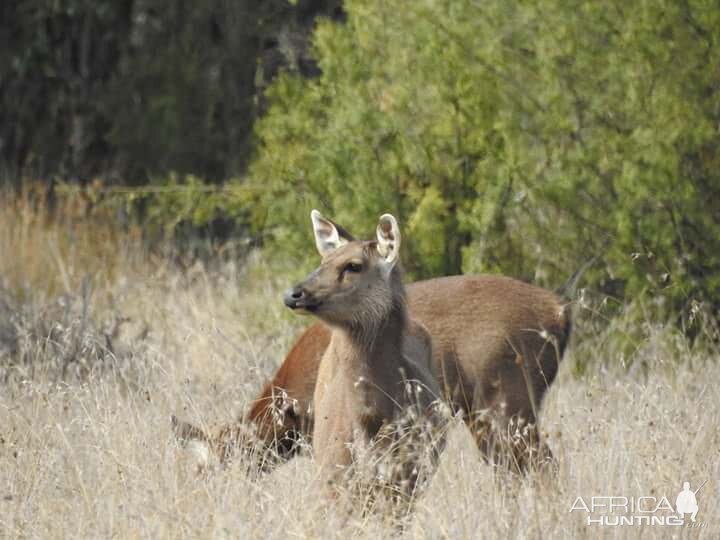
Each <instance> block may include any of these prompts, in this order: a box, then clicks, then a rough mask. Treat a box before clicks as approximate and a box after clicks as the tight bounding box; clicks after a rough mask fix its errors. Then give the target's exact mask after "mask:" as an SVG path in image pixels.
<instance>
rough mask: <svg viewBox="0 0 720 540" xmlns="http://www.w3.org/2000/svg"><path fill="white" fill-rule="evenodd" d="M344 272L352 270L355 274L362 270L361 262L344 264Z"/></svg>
mask: <svg viewBox="0 0 720 540" xmlns="http://www.w3.org/2000/svg"><path fill="white" fill-rule="evenodd" d="M343 271H344V272H352V273H355V274H357V273H358V272H362V264H358V263H352V262H351V263H347V264H346V265H345V268H344V270H343Z"/></svg>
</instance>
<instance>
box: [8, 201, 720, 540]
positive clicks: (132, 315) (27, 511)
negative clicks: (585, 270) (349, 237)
mask: <svg viewBox="0 0 720 540" xmlns="http://www.w3.org/2000/svg"><path fill="white" fill-rule="evenodd" d="M41 214H42V213H41ZM139 244H140V241H139V240H138V238H137V235H133V234H132V231H131V233H122V234H121V233H118V232H117V231H115V230H114V229H112V228H111V227H109V226H106V225H103V224H102V223H95V224H93V225H90V226H87V225H83V226H78V225H77V224H76V223H73V222H71V221H68V222H63V223H61V224H58V223H52V220H50V219H49V218H48V216H43V215H38V213H37V211H34V210H33V211H31V210H29V209H28V208H26V207H20V208H18V207H12V208H10V207H5V208H4V211H3V212H2V217H0V254H1V255H0V376H1V378H0V537H8V538H25V537H28V538H37V537H42V538H53V537H58V538H59V537H72V538H110V537H117V538H136V537H142V538H167V537H171V538H184V537H192V538H283V539H284V538H288V537H290V538H318V537H321V538H347V537H348V536H352V537H360V538H382V537H387V536H390V535H400V536H404V537H408V538H540V537H545V538H595V537H602V536H606V537H623V538H624V537H629V538H640V537H643V538H655V537H657V538H665V537H670V536H672V537H678V538H680V537H687V538H694V537H698V538H717V537H718V536H719V535H720V483H719V482H720V363H718V357H717V352H716V351H715V350H714V349H712V348H710V347H699V346H695V347H691V346H690V345H689V343H688V342H686V341H685V340H684V339H682V338H680V337H678V335H677V333H675V332H673V331H672V330H670V329H669V328H667V327H665V326H663V325H655V324H652V323H651V322H649V321H646V322H644V323H643V324H642V328H641V329H640V330H639V331H638V332H634V334H639V335H641V336H642V338H641V339H639V340H638V343H637V347H636V350H635V351H634V355H633V362H632V365H631V366H629V367H627V366H623V365H622V364H623V363H624V360H627V359H623V358H619V357H618V356H619V353H618V352H617V350H616V349H615V348H614V347H613V341H612V339H609V338H608V336H609V335H610V333H611V332H620V331H625V330H627V331H628V332H629V331H630V330H634V329H627V328H626V329H624V330H623V329H622V328H621V329H618V328H611V329H610V330H595V326H594V325H593V326H592V327H590V326H586V327H584V328H583V326H582V320H580V321H579V323H578V332H577V336H576V338H575V340H574V343H573V345H572V346H571V348H570V350H569V351H568V355H567V356H566V358H565V360H564V363H563V366H562V369H561V373H560V376H559V378H558V380H557V381H556V382H555V384H554V385H553V387H552V389H551V391H550V393H549V395H548V397H547V399H546V401H545V403H544V408H543V413H542V426H541V427H542V431H543V432H545V433H546V434H547V437H548V441H549V444H550V446H551V448H552V449H553V452H554V454H555V456H556V457H557V459H558V462H559V471H558V474H557V477H556V478H555V479H553V480H548V479H547V478H540V477H538V476H535V475H528V476H525V477H522V478H516V477H512V476H509V475H508V474H506V473H503V472H501V471H497V470H495V469H494V468H492V467H491V466H490V465H488V464H487V463H485V462H483V461H482V459H481V458H480V456H479V454H478V452H477V450H476V449H475V447H474V445H473V443H472V442H471V440H470V438H469V435H468V434H467V433H466V431H465V430H464V427H463V426H462V425H458V426H456V427H454V428H453V429H452V431H451V440H450V443H449V446H448V448H447V450H446V451H445V453H444V455H443V457H442V460H441V463H440V467H439V470H438V473H437V475H436V476H435V478H434V479H433V481H432V483H431V484H430V486H429V487H428V489H427V491H426V492H425V493H424V494H423V496H422V497H421V498H420V499H419V500H418V501H417V505H416V509H415V512H414V514H412V515H411V516H409V517H406V518H404V519H403V520H402V521H401V522H400V523H398V522H397V521H391V520H390V518H389V517H388V516H387V515H384V514H381V513H380V514H379V513H373V514H369V515H362V514H360V513H355V514H352V515H350V516H345V515H341V514H340V513H338V512H336V511H334V509H333V505H332V504H327V503H326V502H324V501H321V500H318V497H317V496H316V495H315V494H314V493H313V492H311V491H310V486H311V480H312V478H313V474H314V469H313V462H312V459H311V458H310V457H307V456H305V457H301V458H298V459H295V460H293V461H291V462H289V463H287V464H285V465H283V466H281V467H279V468H278V469H276V470H275V471H274V472H273V473H271V474H267V475H257V474H254V473H252V472H251V471H249V470H248V467H247V464H246V463H244V462H243V460H242V459H239V460H236V461H234V462H233V463H232V464H231V465H229V466H228V467H225V468H214V469H213V470H210V471H209V472H207V473H205V474H201V475H198V474H196V468H195V464H194V462H193V458H192V456H191V455H188V453H187V452H184V451H183V450H182V449H180V448H179V447H178V445H177V444H176V442H175V441H174V439H173V436H172V434H171V430H170V421H169V418H170V415H171V414H172V413H176V414H178V415H180V416H182V417H184V418H185V419H188V420H190V421H193V422H196V423H199V424H202V425H205V426H212V425H216V424H222V423H224V422H229V421H231V420H232V419H233V418H235V417H236V416H237V415H238V414H239V413H240V412H241V411H242V410H243V407H244V406H245V404H246V403H247V402H248V401H249V400H250V399H251V398H252V397H253V396H254V393H255V392H257V391H258V389H259V387H260V385H261V383H262V382H263V381H264V380H265V379H266V378H267V377H268V375H270V374H271V373H272V372H273V370H274V369H275V368H276V367H277V366H278V365H279V363H280V362H281V361H282V359H283V357H284V353H285V352H286V351H287V350H288V349H289V347H290V345H291V344H292V341H293V339H294V338H295V336H296V335H297V333H298V331H299V330H300V329H301V328H302V326H303V325H304V324H307V322H308V320H306V319H301V318H298V317H294V316H293V315H292V314H291V313H286V310H285V308H284V307H283V305H282V302H281V291H282V290H283V288H285V287H286V286H288V285H289V284H290V283H289V281H290V278H289V277H288V276H289V273H285V274H284V273H283V272H278V271H273V272H272V274H274V275H273V276H271V275H270V274H271V272H269V271H268V270H267V269H266V266H265V264H264V261H263V258H262V256H261V255H259V254H256V253H255V254H250V255H248V256H247V258H246V259H245V261H244V263H243V264H238V263H233V262H231V260H232V257H225V261H224V262H223V261H221V260H218V261H217V262H214V263H212V264H205V265H203V264H200V263H193V264H189V265H181V264H178V262H177V260H175V259H174V258H172V257H169V256H168V257H164V256H161V255H157V254H156V255H151V254H150V253H148V252H147V251H145V250H144V249H142V248H141V247H139ZM312 256H314V254H313V255H312ZM181 268H182V269H181ZM578 309H582V308H581V307H578ZM623 324H630V323H623ZM635 324H638V323H635ZM580 364H581V365H583V366H586V367H585V369H582V370H579V369H577V366H578V365H580ZM580 372H582V374H578V373H580ZM684 481H689V482H690V484H691V487H692V489H693V490H694V489H697V488H698V487H700V486H701V485H702V484H703V482H706V481H707V483H706V484H705V485H704V486H703V487H702V489H701V490H700V491H699V492H698V494H697V500H698V504H699V512H698V516H697V522H696V523H695V524H694V525H695V526H694V527H688V526H683V527H680V526H670V525H642V526H641V525H625V526H622V527H612V526H601V525H598V524H596V523H590V524H588V523H587V519H588V516H589V515H590V516H591V517H592V518H593V519H600V518H601V517H602V515H603V514H607V511H608V510H607V508H604V509H598V510H597V511H596V512H594V513H592V514H588V513H586V512H584V511H581V510H579V509H578V503H577V498H578V497H582V498H583V499H582V501H583V502H584V503H585V504H586V505H588V506H589V505H590V504H591V501H592V500H593V499H592V498H593V496H594V497H596V498H597V497H600V496H610V495H612V496H616V497H626V498H628V499H629V498H631V497H635V498H638V497H653V498H654V499H652V500H651V499H646V500H645V503H644V504H645V506H644V508H646V509H647V508H648V507H652V509H654V507H655V506H656V504H657V503H660V502H661V498H662V497H663V496H666V497H667V499H668V501H669V502H670V504H671V505H673V506H674V505H675V498H676V496H677V494H678V493H679V492H680V491H681V489H682V483H683V482H684ZM596 501H597V502H602V501H601V500H600V499H596ZM614 502H615V504H618V503H619V499H615V500H614ZM573 506H575V508H576V510H575V511H572V512H571V511H570V509H571V508H573ZM618 512H619V510H617V509H615V514H611V516H612V515H617V513H618ZM622 515H626V514H625V513H622ZM649 515H655V516H663V517H666V516H668V515H669V512H667V511H666V510H664V509H662V508H661V509H660V510H658V511H657V513H655V514H649ZM685 521H686V523H688V522H689V520H688V519H686V520H685Z"/></svg>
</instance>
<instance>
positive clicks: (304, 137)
mask: <svg viewBox="0 0 720 540" xmlns="http://www.w3.org/2000/svg"><path fill="white" fill-rule="evenodd" d="M2 10H3V11H2V20H3V25H2V35H3V41H4V43H5V44H6V46H5V47H3V49H2V51H3V52H2V53H0V54H2V62H0V70H2V73H0V81H2V83H0V100H2V107H1V109H0V110H2V113H1V114H2V115H3V118H2V121H1V122H0V125H2V126H3V127H2V129H3V130H4V132H3V134H2V136H0V155H2V159H3V160H4V162H5V163H6V167H7V168H8V169H9V170H11V171H16V172H17V174H14V175H9V176H8V178H11V179H18V178H22V177H26V178H27V177H28V175H29V176H30V177H41V178H53V177H55V178H57V177H58V176H54V175H59V177H60V178H66V179H86V180H87V179H90V178H92V177H94V176H98V177H100V178H102V186H108V185H116V186H117V185H118V183H120V184H131V185H139V184H147V183H152V185H154V186H155V187H156V188H157V187H158V185H159V186H161V187H165V188H167V187H169V188H172V189H167V190H162V189H160V190H156V191H152V190H151V191H147V190H145V191H139V192H134V193H132V194H130V195H128V192H122V193H120V195H119V197H120V198H122V199H123V200H124V201H125V203H124V204H127V202H128V200H131V203H132V204H131V205H130V207H131V208H133V209H134V210H136V211H139V212H140V215H141V216H142V218H143V219H144V220H145V219H148V218H150V219H151V221H152V222H153V223H155V224H156V225H159V227H160V228H161V229H163V230H175V229H177V227H178V226H187V225H188V224H189V228H190V229H195V228H197V227H198V226H201V227H202V226H204V225H209V227H208V228H207V229H206V232H208V233H209V234H211V235H215V236H218V235H219V237H221V238H223V237H224V238H227V237H228V236H230V237H233V238H235V239H238V238H241V239H242V240H243V241H245V242H246V243H248V245H257V244H261V245H267V246H269V247H270V248H271V249H270V250H269V252H270V253H273V254H275V255H277V254H282V255H283V256H288V257H291V258H294V259H296V260H306V259H307V250H308V247H309V245H310V243H309V242H308V239H307V229H308V227H307V214H308V211H309V209H310V208H311V207H314V206H317V207H320V208H321V209H323V210H324V211H326V212H327V213H328V214H329V215H331V216H334V217H336V218H337V219H338V220H339V221H340V222H341V223H344V224H346V225H347V226H349V227H350V228H351V229H352V230H355V231H358V233H359V234H364V233H366V232H367V231H371V230H372V228H371V225H372V223H373V221H374V219H375V218H376V215H377V214H378V213H379V212H381V211H391V212H394V213H396V214H398V216H399V218H400V220H401V222H402V223H403V224H404V230H405V232H406V238H407V241H406V242H405V256H404V260H405V262H406V266H407V267H408V269H409V271H410V275H411V277H413V278H421V277H429V276H433V275H440V274H453V273H459V272H487V271H489V272H502V273H505V274H509V275H513V276H516V277H520V278H523V279H526V280H529V281H533V282H536V283H540V284H543V285H547V286H550V287H559V286H560V285H562V283H563V282H564V281H565V280H566V279H567V278H568V276H569V275H570V274H572V272H573V271H574V270H576V269H577V268H579V267H581V266H582V265H583V263H584V262H586V261H587V260H589V259H590V258H592V257H597V258H598V260H597V262H596V263H595V264H594V265H593V266H592V268H591V269H590V271H589V273H588V274H587V276H586V278H585V281H584V282H583V284H585V285H589V286H591V287H592V288H593V290H595V291H597V292H599V293H600V294H603V295H607V296H609V297H612V298H615V299H618V300H619V301H620V303H622V302H624V301H633V302H644V304H645V305H644V307H643V309H644V310H652V311H653V312H654V314H655V315H654V316H657V317H660V318H663V319H664V318H666V317H673V318H675V319H676V320H677V321H678V322H679V323H680V324H681V327H683V328H685V329H686V330H688V331H690V332H691V333H692V329H691V328H690V327H691V326H692V319H693V318H694V314H696V313H697V312H698V311H699V310H705V311H708V312H710V313H717V311H718V306H720V204H718V203H717V201H718V200H719V198H720V172H719V171H720V158H719V157H718V156H719V155H720V154H718V152H717V148H718V143H719V142H720V140H719V139H720V128H719V127H718V126H720V95H719V94H720V70H718V69H717V66H718V65H720V48H719V43H718V40H719V39H720V8H718V7H717V5H716V4H715V3H714V2H709V1H706V0H687V1H683V2H674V1H669V0H668V1H662V0H661V1H657V2H633V3H627V2H620V1H609V2H603V3H598V2H591V1H583V0H573V1H571V2H564V1H563V2H560V1H552V0H551V1H549V2H537V1H530V2H520V3H516V2H504V1H500V0H498V1H495V0H489V1H486V2H475V1H470V0H461V1H459V2H455V1H453V2H450V1H442V0H436V1H429V2H412V3H409V5H408V4H407V3H405V2H394V1H389V2H388V1H380V0H348V1H346V2H345V3H343V4H342V5H341V4H340V3H339V2H332V1H325V2H321V1H304V2H303V1H300V2H290V3H288V2H285V1H280V0H278V1H272V2H257V3H255V2H224V1H213V2H207V3H202V4H193V5H185V4H178V3H175V2H167V1H165V0H129V1H124V2H102V1H101V2H86V1H83V0H62V1H60V2H55V1H53V2H49V1H35V0H33V1H20V2H14V3H7V4H4V7H3V8H2ZM327 16H329V17H330V18H327ZM317 17H320V18H319V19H318V18H317ZM268 85H269V86H268ZM253 130H254V131H253ZM253 133H254V134H253ZM207 181H210V182H215V183H218V182H219V183H220V184H222V187H221V188H220V189H219V190H214V189H213V188H209V187H208V186H207V185H206V183H205V182H207ZM115 195H116V196H115V197H114V198H115V199H117V198H118V196H117V195H118V194H117V193H116V194H115ZM186 228H187V227H186Z"/></svg>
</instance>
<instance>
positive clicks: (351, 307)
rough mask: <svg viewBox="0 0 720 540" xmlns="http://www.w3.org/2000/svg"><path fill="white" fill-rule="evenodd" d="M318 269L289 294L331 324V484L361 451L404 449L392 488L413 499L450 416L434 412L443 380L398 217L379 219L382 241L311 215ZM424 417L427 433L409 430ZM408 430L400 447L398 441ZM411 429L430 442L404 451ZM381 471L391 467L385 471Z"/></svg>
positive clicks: (318, 404)
mask: <svg viewBox="0 0 720 540" xmlns="http://www.w3.org/2000/svg"><path fill="white" fill-rule="evenodd" d="M311 219H312V223H313V231H314V233H315V244H316V246H317V249H318V252H319V253H320V255H321V257H322V262H321V264H320V266H319V267H318V268H317V269H316V270H315V271H313V272H312V273H311V274H310V275H309V276H308V277H307V278H306V279H305V280H304V281H302V282H301V283H300V284H298V285H296V286H295V287H293V288H292V289H291V290H289V291H288V292H287V293H286V295H285V305H287V306H288V307H289V308H290V309H292V310H294V311H297V312H304V313H310V314H312V315H314V316H316V317H318V318H320V319H321V320H322V321H324V322H325V323H326V324H328V325H329V326H330V328H331V335H330V344H329V345H328V347H327V349H325V352H324V353H323V356H322V359H321V360H320V366H319V369H318V375H317V381H316V384H315V393H314V397H313V401H314V404H315V405H314V407H315V426H314V429H313V450H314V453H315V457H316V460H317V463H318V465H319V468H320V476H321V478H322V479H323V481H324V482H327V484H329V485H333V484H335V483H336V482H337V480H338V478H339V476H340V475H341V474H342V473H343V471H344V470H347V469H348V468H349V467H350V466H351V465H352V464H353V463H354V462H355V461H356V458H357V455H358V452H361V453H363V452H366V451H367V450H368V449H370V448H371V447H375V448H373V449H374V450H376V449H377V447H379V449H380V450H381V451H380V453H379V454H377V453H375V455H373V456H372V459H377V456H386V455H388V454H393V455H395V454H396V452H395V451H396V450H397V448H398V446H402V447H404V448H401V449H400V450H399V451H398V452H397V453H399V454H402V458H401V461H400V462H398V463H392V462H390V463H386V465H387V466H386V467H385V469H386V470H387V471H390V472H389V473H386V476H387V478H386V479H385V480H386V481H387V482H388V483H389V485H390V487H391V489H393V490H398V491H399V492H401V493H403V494H405V495H409V494H410V493H412V491H413V490H414V488H415V483H416V481H417V474H418V471H419V470H420V466H419V463H417V462H416V461H415V460H414V459H413V458H419V457H420V456H425V455H431V454H434V448H432V447H435V448H438V447H439V446H441V445H442V431H443V430H442V427H441V424H442V419H441V415H440V414H438V413H437V411H436V410H435V408H434V405H436V403H437V401H438V400H439V399H440V386H439V385H438V381H437V379H436V377H435V376H434V374H433V371H432V366H431V363H432V345H431V338H430V335H429V334H428V332H427V331H426V330H425V329H424V328H423V327H422V326H421V325H420V324H418V323H417V322H415V321H412V320H411V319H410V317H409V315H408V312H407V302H406V294H405V287H404V286H403V283H402V277H401V270H400V265H399V251H400V242H401V236H400V229H399V227H398V224H397V221H396V220H395V218H394V217H393V216H392V215H390V214H384V215H382V216H381V217H380V221H379V224H378V226H377V231H376V239H375V240H370V241H359V240H348V239H347V238H344V237H343V236H341V235H340V233H339V231H338V228H337V227H336V226H335V224H334V223H332V222H331V221H329V220H327V219H325V218H323V217H322V216H321V215H320V213H319V212H318V211H317V210H313V211H312V214H311ZM408 419H410V420H412V422H413V423H414V422H416V421H417V422H419V423H420V424H421V425H422V428H423V430H426V431H425V433H420V432H419V431H417V430H415V429H413V428H411V429H403V428H402V427H401V426H402V424H403V423H404V422H407V421H408ZM398 432H399V433H401V434H402V435H401V437H400V438H402V445H400V444H399V443H398V441H397V440H396V439H395V437H393V435H394V434H397V433H398ZM413 435H420V437H421V438H422V439H423V440H424V441H425V442H427V444H428V446H429V447H431V448H427V449H425V450H422V449H421V450H419V451H418V452H417V455H413V452H406V451H405V450H406V449H407V447H408V446H407V445H409V444H410V443H411V442H412V443H416V442H417V441H416V440H413V441H410V439H411V438H413V437H412V436H413ZM380 474H383V473H380Z"/></svg>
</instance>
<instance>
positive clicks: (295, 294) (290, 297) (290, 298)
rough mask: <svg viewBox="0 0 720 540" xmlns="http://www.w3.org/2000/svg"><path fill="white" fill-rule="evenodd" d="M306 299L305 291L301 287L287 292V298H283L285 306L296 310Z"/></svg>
mask: <svg viewBox="0 0 720 540" xmlns="http://www.w3.org/2000/svg"><path fill="white" fill-rule="evenodd" d="M304 298H305V290H304V289H303V288H302V287H300V286H297V285H296V286H295V287H293V288H292V289H288V290H287V291H285V297H284V298H283V300H284V302H285V305H286V306H287V307H289V308H290V309H296V308H298V307H300V305H299V304H302V300H303V299H304Z"/></svg>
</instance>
